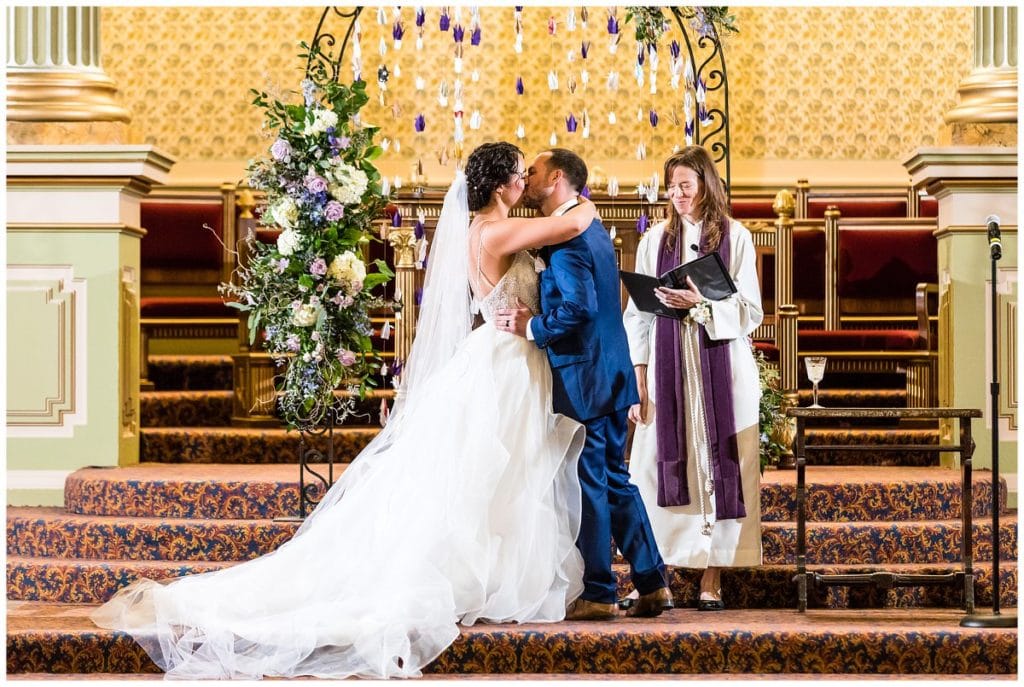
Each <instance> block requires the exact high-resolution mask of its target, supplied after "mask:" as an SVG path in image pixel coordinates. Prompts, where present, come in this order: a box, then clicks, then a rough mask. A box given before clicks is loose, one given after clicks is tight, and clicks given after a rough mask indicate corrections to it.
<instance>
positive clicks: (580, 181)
mask: <svg viewBox="0 0 1024 687" xmlns="http://www.w3.org/2000/svg"><path fill="white" fill-rule="evenodd" d="M549 152H550V153H551V157H550V158H548V167H551V168H554V169H560V170H562V173H563V174H564V175H565V178H566V179H568V180H569V185H570V186H572V188H573V190H574V191H576V192H577V193H579V192H580V191H582V190H583V187H584V186H586V185H587V163H585V162H584V161H583V158H581V157H580V156H579V155H577V154H576V153H574V152H572V151H571V150H567V149H565V148H552V149H551V150H550V151H549Z"/></svg>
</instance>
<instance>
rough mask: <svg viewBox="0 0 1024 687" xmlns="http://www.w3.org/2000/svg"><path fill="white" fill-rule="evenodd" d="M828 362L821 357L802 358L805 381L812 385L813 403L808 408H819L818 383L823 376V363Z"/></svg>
mask: <svg viewBox="0 0 1024 687" xmlns="http://www.w3.org/2000/svg"><path fill="white" fill-rule="evenodd" d="M827 360H828V358H826V357H825V356H823V355H809V356H807V357H806V358H804V365H806V366H807V379H809V380H811V384H813V385H814V392H813V393H814V402H813V403H811V405H810V406H809V407H811V408H821V407H822V406H820V405H818V382H820V381H821V380H822V378H823V377H824V376H825V362H826V361H827Z"/></svg>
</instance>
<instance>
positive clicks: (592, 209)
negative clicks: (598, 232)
mask: <svg viewBox="0 0 1024 687" xmlns="http://www.w3.org/2000/svg"><path fill="white" fill-rule="evenodd" d="M566 214H567V215H570V216H571V217H572V218H573V219H575V220H579V222H578V224H577V226H578V227H579V230H580V233H581V234H582V233H583V232H584V231H586V230H587V227H589V226H590V225H591V224H592V223H593V221H594V220H595V219H600V218H601V217H600V215H598V214H597V206H596V205H594V203H593V201H591V200H590V199H589V198H584V197H583V196H580V197H579V205H577V206H576V207H574V208H573V209H572V210H569V212H567V213H566Z"/></svg>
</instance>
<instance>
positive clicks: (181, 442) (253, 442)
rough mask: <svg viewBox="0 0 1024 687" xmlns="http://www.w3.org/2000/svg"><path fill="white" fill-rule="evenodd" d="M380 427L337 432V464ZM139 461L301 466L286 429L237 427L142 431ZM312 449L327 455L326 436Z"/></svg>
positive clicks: (295, 440) (295, 437)
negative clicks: (290, 464) (292, 464)
mask: <svg viewBox="0 0 1024 687" xmlns="http://www.w3.org/2000/svg"><path fill="white" fill-rule="evenodd" d="M379 431H380V427H379V426H373V427H340V428H338V429H336V430H335V432H334V450H335V455H336V457H337V458H336V460H338V461H341V462H346V461H350V460H352V458H354V457H355V456H356V455H358V454H359V452H360V451H362V450H363V449H364V448H365V447H366V445H367V444H368V443H370V441H371V440H372V439H373V437H375V436H377V433H378V432H379ZM140 434H141V437H142V442H141V447H140V458H141V460H143V461H146V462H156V463H247V464H248V463H288V462H294V463H298V462H299V442H300V435H299V433H298V432H296V431H288V430H286V429H260V428H248V427H243V428H236V427H196V428H191V427H150V428H143V429H142V430H141V431H140ZM308 444H309V446H311V447H313V448H316V449H318V450H320V451H324V452H326V451H327V441H326V437H324V436H323V435H320V436H316V437H312V438H311V439H309V440H308Z"/></svg>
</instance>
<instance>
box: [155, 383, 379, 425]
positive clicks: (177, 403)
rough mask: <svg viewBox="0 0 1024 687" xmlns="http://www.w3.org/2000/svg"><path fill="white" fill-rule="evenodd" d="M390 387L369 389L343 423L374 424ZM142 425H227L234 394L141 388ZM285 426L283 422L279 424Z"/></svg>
mask: <svg viewBox="0 0 1024 687" xmlns="http://www.w3.org/2000/svg"><path fill="white" fill-rule="evenodd" d="M394 397H395V394H394V392H393V391H392V390H390V389H388V390H383V391H371V392H370V393H369V394H367V396H366V398H364V399H359V400H357V401H356V407H355V410H354V412H353V413H352V414H351V415H349V416H348V417H346V418H345V420H344V422H343V424H344V425H346V426H364V425H374V424H375V423H377V422H378V421H379V418H380V403H381V399H385V400H386V401H387V403H388V406H389V407H390V406H393V405H394ZM140 401H141V406H142V412H141V415H142V426H143V427H225V428H227V427H230V426H231V413H232V412H233V408H232V406H233V403H234V393H233V392H231V391H144V392H142V394H140ZM281 426H282V427H283V426H284V425H283V424H282V425H281Z"/></svg>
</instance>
